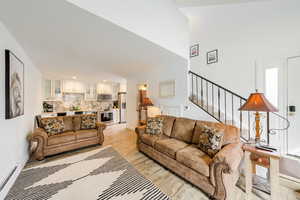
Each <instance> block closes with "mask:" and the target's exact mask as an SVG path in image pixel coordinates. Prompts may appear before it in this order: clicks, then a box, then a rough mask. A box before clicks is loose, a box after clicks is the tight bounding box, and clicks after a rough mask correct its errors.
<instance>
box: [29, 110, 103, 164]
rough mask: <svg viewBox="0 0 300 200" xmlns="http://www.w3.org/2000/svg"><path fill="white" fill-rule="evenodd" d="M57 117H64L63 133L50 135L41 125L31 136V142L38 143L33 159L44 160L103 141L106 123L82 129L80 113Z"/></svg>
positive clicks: (98, 123)
mask: <svg viewBox="0 0 300 200" xmlns="http://www.w3.org/2000/svg"><path fill="white" fill-rule="evenodd" d="M57 118H60V119H63V122H64V132H63V133H60V134H57V135H52V136H50V135H49V134H47V132H46V131H45V130H44V129H43V127H39V128H37V129H35V131H34V133H33V134H32V135H31V136H30V138H29V140H30V142H31V143H34V142H36V143H37V147H36V148H35V150H34V152H33V154H32V157H33V159H36V160H43V159H44V157H45V156H49V155H54V154H58V153H61V152H65V151H69V150H74V149H78V148H81V147H86V146H90V145H95V144H100V145H101V144H102V143H103V141H104V135H103V130H104V129H105V128H106V125H105V124H104V123H100V122H97V123H96V129H85V130H81V116H80V115H78V116H64V117H57ZM39 124H41V123H39ZM40 126H41V125H40Z"/></svg>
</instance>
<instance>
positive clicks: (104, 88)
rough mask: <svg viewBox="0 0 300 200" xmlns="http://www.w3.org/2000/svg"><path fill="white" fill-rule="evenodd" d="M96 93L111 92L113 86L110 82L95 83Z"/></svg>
mask: <svg viewBox="0 0 300 200" xmlns="http://www.w3.org/2000/svg"><path fill="white" fill-rule="evenodd" d="M97 93H98V94H112V93H113V87H112V84H110V83H98V84H97Z"/></svg>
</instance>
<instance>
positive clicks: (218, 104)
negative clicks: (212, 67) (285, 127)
mask: <svg viewBox="0 0 300 200" xmlns="http://www.w3.org/2000/svg"><path fill="white" fill-rule="evenodd" d="M189 75H190V81H191V94H190V97H189V99H190V101H191V102H192V103H193V104H195V105H196V106H198V107H199V108H201V109H202V110H203V111H205V112H206V113H208V114H209V115H210V116H212V117H213V118H214V119H216V120H217V121H219V122H221V123H224V124H230V125H234V126H237V127H239V129H240V133H241V139H242V140H243V141H244V142H247V141H249V140H250V135H251V123H250V122H251V115H250V112H245V111H238V108H239V107H241V106H242V105H243V104H244V103H245V102H246V101H247V99H246V98H244V97H242V96H240V95H238V94H236V93H234V92H232V91H231V90H229V89H227V88H224V87H222V86H221V85H219V84H217V83H214V82H212V81H210V80H208V79H206V78H205V77H203V76H200V75H199V74H196V73H194V72H192V71H189ZM267 118H268V115H267ZM268 120H269V118H268V119H267V121H268ZM267 128H269V127H267Z"/></svg>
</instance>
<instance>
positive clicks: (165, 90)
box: [159, 80, 175, 98]
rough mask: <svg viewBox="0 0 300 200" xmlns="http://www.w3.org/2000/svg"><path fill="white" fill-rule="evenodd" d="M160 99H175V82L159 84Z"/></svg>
mask: <svg viewBox="0 0 300 200" xmlns="http://www.w3.org/2000/svg"><path fill="white" fill-rule="evenodd" d="M159 97H160V98H172V97H175V80H171V81H162V82H160V83H159Z"/></svg>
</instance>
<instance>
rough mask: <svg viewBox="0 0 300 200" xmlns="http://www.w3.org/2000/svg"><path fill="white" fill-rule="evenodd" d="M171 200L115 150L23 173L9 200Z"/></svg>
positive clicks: (78, 157)
mask: <svg viewBox="0 0 300 200" xmlns="http://www.w3.org/2000/svg"><path fill="white" fill-rule="evenodd" d="M69 199H70V200H95V199H98V200H108V199H110V200H156V199H157V200H165V199H170V198H169V197H168V196H167V195H165V194H164V193H162V192H161V191H160V190H159V188H158V187H156V186H155V185H153V183H152V182H151V181H150V180H148V179H146V178H145V177H143V176H142V175H141V174H140V173H139V172H138V171H137V170H136V169H135V168H134V167H133V166H132V165H131V164H130V163H129V162H128V161H126V160H125V159H124V158H123V157H122V156H121V155H120V154H119V153H118V152H116V151H115V150H114V149H113V148H112V147H105V148H102V149H100V150H99V149H98V150H93V151H89V152H85V153H80V154H77V155H73V156H70V157H66V158H62V159H59V160H54V161H50V162H47V163H45V164H41V165H38V166H36V167H31V168H27V169H24V170H23V171H22V172H21V174H20V175H19V177H18V178H17V180H16V182H15V184H14V186H13V187H12V188H11V190H10V191H9V194H8V195H7V197H6V200H69Z"/></svg>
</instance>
